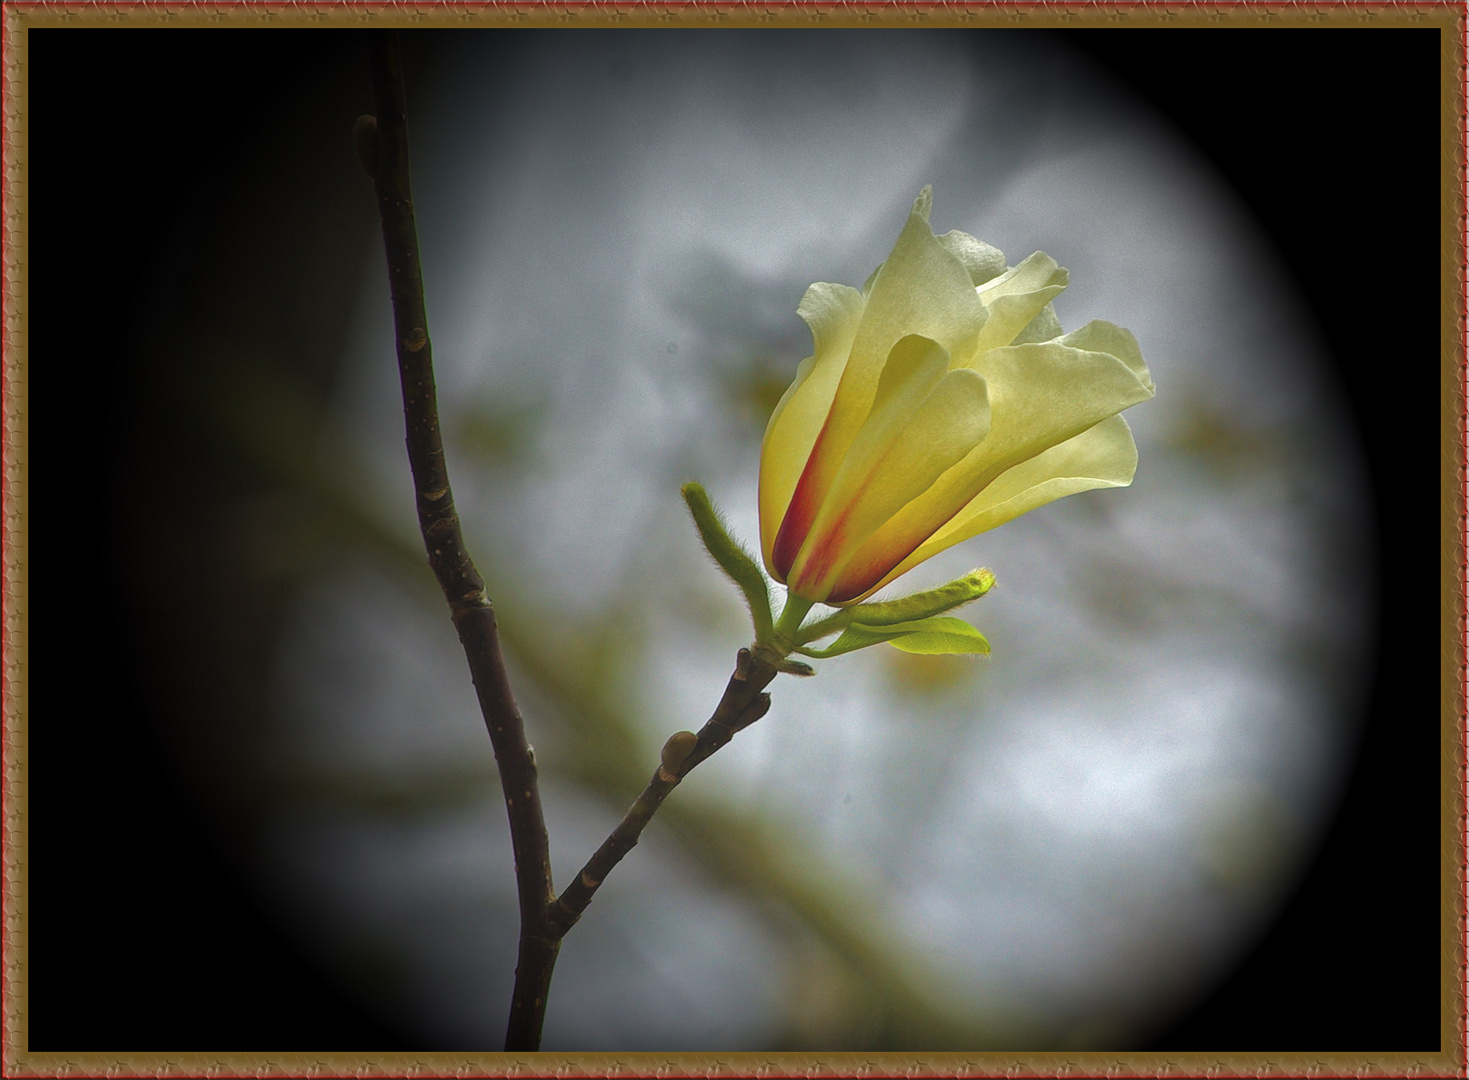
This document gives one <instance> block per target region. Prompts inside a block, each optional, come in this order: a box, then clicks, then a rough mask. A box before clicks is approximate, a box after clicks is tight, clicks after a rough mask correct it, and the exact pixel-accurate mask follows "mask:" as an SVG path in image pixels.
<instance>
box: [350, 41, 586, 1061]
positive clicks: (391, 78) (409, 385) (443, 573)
mask: <svg viewBox="0 0 1469 1080" xmlns="http://www.w3.org/2000/svg"><path fill="white" fill-rule="evenodd" d="M371 50H372V78H373V86H374V89H375V90H376V93H377V120H376V125H375V128H374V125H373V124H372V123H371V122H370V121H367V122H360V123H359V125H358V131H357V139H358V152H359V156H360V157H361V158H362V159H363V161H364V163H365V164H370V165H371V166H372V170H371V171H372V172H373V177H374V182H375V185H376V188H377V200H378V211H379V213H380V215H381V217H382V225H383V243H384V245H385V247H386V249H387V257H388V279H389V282H390V284H391V286H392V294H393V322H394V327H395V330H396V333H397V339H398V372H399V376H400V378H401V380H402V385H403V416H404V420H405V422H406V426H407V432H408V439H407V441H408V461H409V464H410V466H411V468H412V471H413V485H414V490H415V491H416V493H417V503H418V524H419V528H420V529H421V531H422V532H423V542H424V546H425V548H426V549H427V551H428V561H429V565H430V567H432V568H433V572H434V576H435V577H436V578H437V579H438V582H439V587H440V588H442V589H443V591H444V598H445V599H446V600H448V602H449V611H450V613H451V616H452V618H453V620H454V628H455V629H456V630H457V631H458V632H459V641H460V643H461V644H462V645H463V646H464V653H465V656H466V657H467V658H468V660H469V670H470V674H471V675H472V677H473V679H474V688H475V693H476V695H477V696H478V698H479V706H480V712H481V713H483V715H484V719H485V726H486V727H487V728H488V729H489V732H490V742H491V744H492V745H493V747H494V750H495V763H496V765H497V767H498V768H499V770H500V786H501V788H502V789H503V792H504V796H505V810H506V814H507V815H508V817H509V819H510V840H511V846H512V848H513V849H514V852H515V879H516V886H517V892H518V894H519V900H520V952H519V959H518V961H517V963H516V968H515V990H514V993H513V996H512V999H511V1006H510V1021H509V1025H508V1030H507V1032H506V1036H505V1049H507V1050H535V1049H537V1048H538V1047H539V1045H540V1039H541V1023H542V1019H543V1018H544V1016H545V1009H546V992H547V989H548V988H549V986H550V983H551V973H552V970H553V968H554V966H555V963H556V953H557V950H558V949H559V947H560V934H555V933H552V932H550V928H549V927H548V925H547V923H548V920H547V912H548V911H549V909H550V905H551V901H552V899H553V897H554V896H555V892H554V890H553V889H552V886H551V857H550V850H549V844H548V842H547V838H546V822H545V817H544V815H543V814H542V812H541V796H540V790H539V787H538V785H537V783H536V761H535V754H534V753H533V751H532V750H531V747H530V744H529V742H527V741H526V736H525V723H524V721H523V720H522V719H521V716H520V710H519V709H518V708H517V707H516V704H515V698H514V697H513V696H512V694H511V692H510V683H509V680H508V678H507V677H506V674H505V660H504V657H503V655H502V654H501V651H500V636H499V629H498V627H497V626H496V623H495V609H494V607H493V606H492V605H491V603H490V600H489V598H488V597H487V596H486V595H485V587H484V580H483V579H482V578H481V577H480V575H479V571H478V570H476V569H475V566H474V562H473V561H472V560H471V559H470V557H469V552H468V551H467V550H466V549H465V546H464V538H463V536H462V535H461V534H460V530H459V516H458V514H456V513H455V510H454V496H453V493H452V491H451V490H450V488H449V472H448V468H447V467H446V465H445V462H444V444H443V440H442V438H441V436H440V433H439V410H438V400H437V393H436V391H435V388H434V372H433V349H432V347H431V345H430V343H429V336H428V317H427V315H426V313H425V308H424V299H423V276H422V273H421V270H420V266H419V261H418V230H417V228H416V226H415V224H414V220H413V199H412V194H411V189H410V186H409V175H408V125H407V119H406V107H405V106H406V102H405V94H404V90H403V70H402V62H401V59H400V57H399V54H398V44H397V39H396V38H395V37H394V36H393V35H392V34H391V33H390V32H388V31H375V32H373V34H372V46H371Z"/></svg>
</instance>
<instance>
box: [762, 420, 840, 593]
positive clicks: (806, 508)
mask: <svg viewBox="0 0 1469 1080" xmlns="http://www.w3.org/2000/svg"><path fill="white" fill-rule="evenodd" d="M830 422H831V417H830V415H829V414H828V416H827V423H830ZM826 428H827V425H826V424H822V425H821V431H820V432H819V433H818V434H817V436H816V441H815V442H814V443H812V445H811V453H810V454H808V455H807V456H806V467H805V468H804V469H802V470H801V479H800V480H798V481H797V482H796V490H795V492H794V493H793V494H792V495H791V502H790V505H789V506H787V507H786V513H785V517H784V518H782V519H781V522H780V529H779V530H778V531H777V532H776V534H775V544H774V546H773V547H772V549H771V552H770V554H771V559H772V561H773V562H774V563H775V565H774V566H772V567H771V568H770V569H771V571H772V572H773V573H774V574H775V577H776V579H777V580H778V581H782V582H784V581H786V580H788V578H789V577H790V573H791V566H792V565H793V564H794V563H795V561H796V556H797V555H799V554H800V552H801V545H802V544H804V543H805V542H806V534H807V533H809V532H810V531H811V525H812V523H813V522H815V520H816V512H817V511H818V510H820V509H821V499H822V496H823V495H825V494H826V493H825V491H824V490H818V488H823V487H824V486H825V485H821V484H820V483H819V481H818V479H817V473H819V472H820V471H821V468H820V462H821V457H822V453H821V447H822V444H823V443H824V442H825V441H826Z"/></svg>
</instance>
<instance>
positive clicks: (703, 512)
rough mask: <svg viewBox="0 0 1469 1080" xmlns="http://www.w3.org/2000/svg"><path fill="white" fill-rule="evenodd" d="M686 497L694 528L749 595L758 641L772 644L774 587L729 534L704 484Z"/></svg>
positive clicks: (687, 486)
mask: <svg viewBox="0 0 1469 1080" xmlns="http://www.w3.org/2000/svg"><path fill="white" fill-rule="evenodd" d="M683 498H684V502H686V503H688V505H689V513H691V514H692V515H693V516H694V526H695V527H696V528H697V529H698V530H699V536H700V538H701V539H702V540H703V541H704V547H706V548H707V549H708V550H709V554H710V555H711V556H712V557H713V559H714V561H715V562H716V563H718V564H719V568H720V569H721V570H723V571H724V572H725V573H726V574H727V575H728V576H729V579H730V580H731V581H733V582H734V583H735V584H736V585H738V586H739V588H740V591H741V592H742V593H744V594H745V603H746V604H748V605H749V608H750V618H751V619H752V620H753V621H754V623H755V640H756V641H769V640H770V638H771V636H772V632H773V630H774V626H775V620H774V618H773V617H772V616H771V614H770V588H769V586H767V585H766V584H765V575H764V574H762V573H761V572H760V567H759V566H757V565H756V564H755V559H754V557H753V556H752V555H751V554H750V553H749V552H748V551H746V550H745V549H744V547H743V546H742V545H741V544H740V543H739V541H738V540H735V539H734V538H733V537H732V536H730V535H729V530H728V529H727V528H725V525H724V522H723V521H722V520H720V517H719V511H717V510H715V509H714V503H713V502H711V501H710V499H709V495H708V493H707V492H705V490H704V489H703V488H702V487H701V486H700V485H698V484H685V485H684V486H683Z"/></svg>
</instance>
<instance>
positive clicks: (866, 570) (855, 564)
mask: <svg viewBox="0 0 1469 1080" xmlns="http://www.w3.org/2000/svg"><path fill="white" fill-rule="evenodd" d="M926 539H927V537H920V538H919V539H917V540H915V541H913V542H912V543H911V544H907V545H905V546H904V547H902V548H887V549H885V550H883V551H881V552H879V553H876V554H873V555H870V556H868V557H866V558H862V557H861V555H862V553H861V552H858V557H857V558H854V559H853V560H852V561H851V562H850V563H848V564H847V565H846V567H844V568H843V570H842V573H841V576H840V577H838V578H837V579H836V581H835V582H833V583H832V586H831V592H830V593H828V594H827V597H826V602H827V603H828V604H846V603H850V602H851V601H853V600H855V599H857V598H858V597H859V596H861V595H863V594H864V593H865V592H867V590H869V589H871V588H872V587H873V586H874V585H876V584H877V583H878V582H879V581H881V580H882V579H883V578H885V577H887V575H888V573H889V571H891V570H892V568H893V567H895V566H897V565H898V564H899V563H900V562H902V561H903V560H904V559H906V558H907V557H908V556H909V555H912V554H913V552H914V551H915V550H917V548H918V545H919V544H921V543H923V541H924V540H926Z"/></svg>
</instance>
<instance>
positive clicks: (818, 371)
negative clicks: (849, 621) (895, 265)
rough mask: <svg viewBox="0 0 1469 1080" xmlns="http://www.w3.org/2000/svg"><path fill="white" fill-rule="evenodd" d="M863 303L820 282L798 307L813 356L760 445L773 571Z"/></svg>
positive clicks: (764, 530)
mask: <svg viewBox="0 0 1469 1080" xmlns="http://www.w3.org/2000/svg"><path fill="white" fill-rule="evenodd" d="M862 308H863V301H862V294H861V293H859V292H858V291H857V290H856V289H852V288H848V287H847V286H846V285H831V284H828V283H826V282H818V283H817V284H815V285H812V286H811V288H809V289H807V290H806V295H805V297H803V298H802V300H801V306H800V307H799V308H797V309H796V312H797V314H799V315H800V316H801V318H803V319H805V320H806V325H807V326H809V327H810V328H811V338H812V346H811V355H810V356H808V357H807V358H806V359H805V360H803V361H801V364H800V366H799V367H797V368H796V380H795V382H793V383H792V384H791V386H790V388H789V389H788V390H786V392H785V395H784V396H783V397H782V398H781V399H780V403H779V404H778V405H776V407H775V412H773V413H772V414H771V416H770V422H769V423H768V424H767V425H766V427H765V439H764V442H763V443H762V444H761V447H760V547H761V551H762V553H763V554H764V556H765V566H766V569H769V570H771V572H772V573H774V570H773V568H772V563H771V551H772V549H773V548H774V546H775V534H776V532H777V530H779V529H780V523H781V520H782V519H783V518H784V517H785V514H786V508H787V507H788V506H789V505H790V501H791V493H792V492H794V491H795V489H796V481H798V480H799V479H800V477H801V470H802V469H804V468H805V466H806V458H807V457H808V456H809V455H810V453H811V447H812V446H813V445H814V444H815V442H816V436H817V434H818V433H819V432H820V431H821V425H822V424H823V423H825V421H826V414H827V413H828V412H829V411H830V409H831V399H832V395H833V394H835V393H836V388H837V383H838V382H839V381H840V380H841V377H842V369H843V368H844V367H845V366H846V363H847V354H848V353H849V352H850V351H851V348H852V339H853V337H855V336H856V333H857V324H858V321H859V320H860V319H861V318H862Z"/></svg>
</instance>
